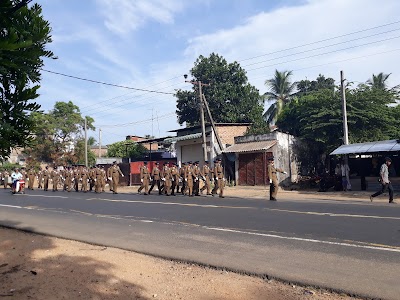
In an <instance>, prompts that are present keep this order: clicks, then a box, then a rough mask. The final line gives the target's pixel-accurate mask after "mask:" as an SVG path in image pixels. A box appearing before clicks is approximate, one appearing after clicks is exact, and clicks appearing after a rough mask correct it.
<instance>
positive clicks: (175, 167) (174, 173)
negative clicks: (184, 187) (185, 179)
mask: <svg viewBox="0 0 400 300" xmlns="http://www.w3.org/2000/svg"><path fill="white" fill-rule="evenodd" d="M171 178H172V187H171V195H172V196H176V194H175V187H176V186H177V185H179V178H180V177H179V170H178V164H173V166H172V167H171Z"/></svg>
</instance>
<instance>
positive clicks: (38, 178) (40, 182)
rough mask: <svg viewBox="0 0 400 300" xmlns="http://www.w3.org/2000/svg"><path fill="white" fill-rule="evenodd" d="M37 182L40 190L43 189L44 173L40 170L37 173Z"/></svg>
mask: <svg viewBox="0 0 400 300" xmlns="http://www.w3.org/2000/svg"><path fill="white" fill-rule="evenodd" d="M37 180H38V187H37V188H38V189H42V188H43V186H42V181H43V171H42V170H39V172H38V173H37Z"/></svg>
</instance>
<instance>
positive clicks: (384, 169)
mask: <svg viewBox="0 0 400 300" xmlns="http://www.w3.org/2000/svg"><path fill="white" fill-rule="evenodd" d="M391 164H392V159H391V158H390V157H386V158H385V163H384V164H382V166H381V170H380V172H379V175H380V178H379V181H380V183H381V185H382V188H381V189H380V190H379V191H377V192H376V193H375V194H373V195H371V196H370V197H369V199H370V200H371V202H372V201H373V198H375V197H377V196H379V195H381V194H383V193H384V192H386V190H389V203H395V202H394V201H393V194H394V192H393V186H392V183H391V182H390V180H389V167H390V165H391Z"/></svg>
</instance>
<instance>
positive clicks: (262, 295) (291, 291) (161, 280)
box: [0, 227, 355, 300]
mask: <svg viewBox="0 0 400 300" xmlns="http://www.w3.org/2000/svg"><path fill="white" fill-rule="evenodd" d="M0 236H1V239H0V298H3V299H194V300H196V299H199V300H200V299H202V300H206V299H220V300H224V299H226V300H228V299H229V300H232V299H238V300H239V299H282V300H283V299H285V300H288V299H289V300H291V299H324V300H337V299H355V298H351V297H348V296H346V295H339V294H332V293H329V292H327V291H324V290H317V289H313V288H306V287H298V286H292V285H290V284H284V283H281V282H277V281H275V280H263V279H261V278H255V277H251V276H244V275H239V274H235V273H231V272H226V271H221V270H214V269H209V268H204V267H200V266H196V265H193V264H185V263H181V262H174V261H169V260H163V259H159V258H154V257H151V256H146V255H142V254H138V253H135V252H129V251H125V250H120V249H115V248H108V247H101V246H95V245H90V244H85V243H80V242H76V241H70V240H64V239H59V238H54V237H47V236H42V235H36V234H32V233H27V232H22V231H18V230H14V229H7V228H1V227H0Z"/></svg>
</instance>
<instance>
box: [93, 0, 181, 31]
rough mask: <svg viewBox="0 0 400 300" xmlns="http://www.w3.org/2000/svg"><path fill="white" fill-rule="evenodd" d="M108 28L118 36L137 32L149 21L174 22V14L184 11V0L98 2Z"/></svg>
mask: <svg viewBox="0 0 400 300" xmlns="http://www.w3.org/2000/svg"><path fill="white" fill-rule="evenodd" d="M97 3H98V5H99V8H100V11H101V13H102V15H103V16H104V17H105V25H106V27H107V28H108V29H109V30H110V31H112V32H114V33H117V34H126V33H129V32H131V31H134V30H136V29H137V28H138V27H140V26H142V25H143V24H144V23H145V22H147V21H156V22H159V23H164V24H171V23H173V22H174V14H175V13H177V12H179V11H181V10H182V9H183V1H182V0H169V1H164V0H135V1H131V0H97Z"/></svg>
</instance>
